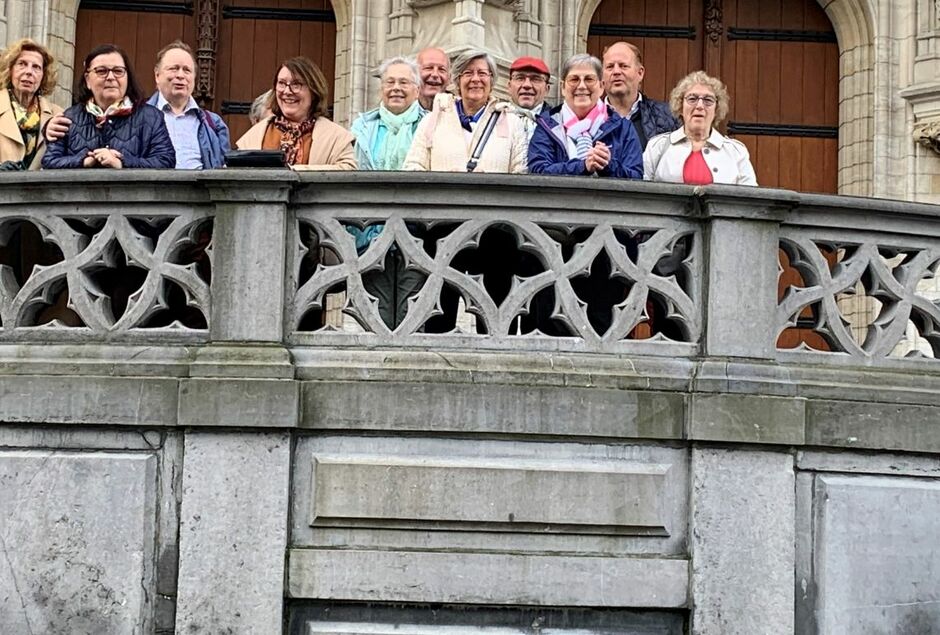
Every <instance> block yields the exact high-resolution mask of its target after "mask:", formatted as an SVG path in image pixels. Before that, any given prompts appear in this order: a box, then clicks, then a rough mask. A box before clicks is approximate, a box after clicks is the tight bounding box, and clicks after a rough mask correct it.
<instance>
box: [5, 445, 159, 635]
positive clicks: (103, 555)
mask: <svg viewBox="0 0 940 635" xmlns="http://www.w3.org/2000/svg"><path fill="white" fill-rule="evenodd" d="M156 471H157V458H156V457H155V456H154V455H153V454H148V453H126V452H113V453H104V452H86V453H77V452H55V451H47V450H16V451H6V452H0V510H3V513H2V514H0V551H2V554H0V556H2V557H0V633H140V632H151V629H152V628H153V619H154V605H153V602H154V597H155V596H156V588H155V566H154V560H155V558H154V552H155V545H156V541H157V537H156V535H157V520H156V516H157V513H156V488H157V475H156Z"/></svg>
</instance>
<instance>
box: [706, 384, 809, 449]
mask: <svg viewBox="0 0 940 635" xmlns="http://www.w3.org/2000/svg"><path fill="white" fill-rule="evenodd" d="M804 418H805V401H804V400H803V399H798V398H784V397H765V396H762V395H706V394H694V395H692V406H691V409H690V416H689V437H690V438H691V439H695V440H700V441H730V442H744V443H783V444H794V445H800V444H802V443H803V425H804Z"/></svg>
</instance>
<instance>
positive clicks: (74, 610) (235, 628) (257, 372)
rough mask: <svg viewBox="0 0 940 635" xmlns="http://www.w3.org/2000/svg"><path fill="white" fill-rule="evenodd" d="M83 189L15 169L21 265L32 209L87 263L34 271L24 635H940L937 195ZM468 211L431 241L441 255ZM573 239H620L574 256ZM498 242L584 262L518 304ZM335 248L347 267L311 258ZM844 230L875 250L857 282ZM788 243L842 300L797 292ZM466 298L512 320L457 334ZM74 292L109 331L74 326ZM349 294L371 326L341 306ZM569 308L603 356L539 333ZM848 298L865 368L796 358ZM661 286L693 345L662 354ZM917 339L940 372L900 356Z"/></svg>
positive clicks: (14, 283)
mask: <svg viewBox="0 0 940 635" xmlns="http://www.w3.org/2000/svg"><path fill="white" fill-rule="evenodd" d="M75 177H76V175H75V174H72V173H69V172H66V171H61V172H53V173H42V172H40V173H28V174H7V175H0V207H3V208H4V209H5V210H7V213H6V214H3V215H0V236H3V237H4V238H5V239H6V241H7V242H6V243H5V246H6V247H9V246H11V245H12V246H14V247H15V246H21V247H26V243H22V244H21V245H18V244H17V243H15V242H14V241H20V240H25V239H23V238H22V236H25V235H27V234H26V233H25V231H24V228H25V226H26V225H32V226H33V227H35V228H36V229H37V230H39V232H38V235H40V236H42V239H43V242H44V243H45V244H46V245H54V246H55V247H56V248H58V250H59V253H58V254H57V255H56V257H53V258H51V259H50V260H51V261H50V262H48V263H47V264H44V265H41V266H36V267H33V268H32V269H31V270H29V271H18V273H17V271H14V270H15V269H16V266H15V263H12V264H11V263H10V262H8V261H7V260H8V259H6V253H7V252H6V251H4V252H2V253H0V257H3V258H4V259H5V260H4V261H3V262H4V264H3V273H4V275H3V276H0V323H2V325H0V368H2V378H0V421H2V422H3V424H2V425H0V507H2V509H3V510H4V513H3V514H2V515H0V632H3V633H21V632H26V633H29V632H32V633H38V632H95V633H107V634H110V633H115V634H117V633H129V632H139V633H150V632H156V633H171V632H177V633H195V632H213V633H215V632H218V633H277V632H285V633H290V634H291V635H301V634H305V635H306V634H332V635H354V634H365V633H370V634H377V635H390V634H391V633H399V634H400V633H406V634H409V635H432V634H433V635H438V634H441V635H470V634H475V635H586V634H587V633H596V634H598V635H603V634H610V633H631V634H633V633H637V634H643V635H654V634H655V635H665V634H676V635H678V634H680V633H696V634H701V635H724V634H727V633H758V632H759V633H793V632H796V633H801V634H802V633H807V634H812V633H826V634H828V633H843V632H852V633H855V632H860V633H864V632H892V633H894V632H897V633H908V632H910V633H915V632H916V633H932V632H935V631H936V630H937V629H938V628H940V580H938V577H937V576H936V570H937V568H938V567H940V562H938V553H940V552H938V549H937V542H936V537H935V535H936V531H935V528H936V525H937V519H938V518H940V485H938V484H940V462H938V458H940V429H938V426H937V425H936V423H937V420H938V417H940V369H938V368H937V365H938V364H940V361H938V358H940V307H938V306H937V305H936V304H935V303H932V302H930V300H929V299H928V298H926V297H925V296H924V295H923V294H922V293H921V292H919V291H918V290H917V287H916V281H917V280H918V279H920V278H921V277H922V276H923V275H924V273H925V272H926V271H928V270H929V269H930V268H931V267H932V266H935V264H936V262H938V261H940V221H938V216H937V210H936V207H934V206H931V205H923V204H913V203H901V202H894V201H882V200H878V199H865V200H863V201H862V200H859V199H846V198H844V197H836V196H818V195H799V194H796V193H792V192H785V191H780V190H761V189H758V188H737V187H727V186H726V187H721V186H714V187H711V188H691V187H686V186H679V185H664V184H655V183H636V182H614V183H604V182H601V181H599V180H597V179H571V178H567V179H566V178H551V177H536V176H508V175H476V177H475V178H473V179H472V182H471V181H470V180H468V176H467V175H451V174H404V173H403V174H400V175H398V177H397V180H396V181H394V182H393V181H389V180H388V179H387V177H386V176H384V175H382V174H379V173H363V174H327V173H322V174H295V173H292V172H289V171H281V172H275V171H257V170H255V171H251V170H246V171H236V170H226V171H215V172H208V173H194V172H185V173H181V172H170V171H152V172H149V171H135V172H134V173H128V174H127V175H125V176H124V177H123V178H122V179H121V180H120V181H114V180H113V175H111V174H108V173H106V171H102V170H97V171H96V170H92V171H87V173H83V174H82V175H81V179H76V178H75ZM586 202H588V203H586ZM586 204H589V206H590V209H589V210H585V209H584V208H585V206H586ZM859 218H860V219H861V220H858V219H859ZM853 219H855V223H854V224H852V221H853ZM365 222H381V223H383V224H384V225H385V229H384V230H383V232H382V234H381V238H380V239H378V240H377V241H376V242H374V243H373V244H372V246H371V247H370V248H369V249H368V250H367V251H366V252H365V253H363V254H358V252H357V251H356V249H355V244H354V241H353V238H352V236H351V235H350V234H349V233H348V232H347V231H345V226H346V225H348V224H350V223H358V224H363V223H365ZM442 225H448V226H450V227H451V229H450V231H449V232H448V233H447V234H446V235H444V236H442V237H441V238H440V239H439V241H438V249H437V250H436V251H435V252H434V253H433V254H432V253H431V252H429V251H427V250H426V249H425V248H424V247H423V246H422V245H423V241H420V240H415V239H414V234H413V233H412V232H418V233H419V234H420V232H421V231H422V230H426V229H427V228H428V227H441V226H442ZM566 226H576V227H578V228H580V229H583V230H586V235H587V237H586V238H584V239H583V240H582V241H581V242H580V243H579V248H578V249H577V250H575V253H574V254H573V255H572V256H571V257H569V258H568V259H567V260H563V259H561V258H560V256H559V253H560V251H561V250H560V249H559V245H558V243H557V242H556V239H558V238H559V233H558V228H559V227H566ZM272 228H276V231H274V230H272ZM17 229H19V233H17ZM491 229H499V230H500V231H509V232H513V233H514V234H515V235H516V237H517V238H519V240H517V241H515V242H514V243H513V244H515V245H519V246H524V249H525V250H526V251H527V252H528V253H535V254H538V255H539V257H540V258H541V259H543V260H544V261H545V262H546V263H548V264H549V265H551V266H550V267H549V268H545V269H544V270H543V271H541V272H538V273H535V272H529V273H528V274H527V275H524V276H520V277H519V278H518V279H517V280H516V284H515V285H513V287H512V288H511V289H510V291H509V292H508V294H507V295H506V296H505V297H504V298H502V299H501V300H500V301H499V302H497V301H496V300H494V298H493V296H492V295H491V292H490V290H489V289H488V287H487V285H486V284H485V281H481V280H480V279H479V278H478V277H477V276H474V275H471V274H469V273H467V272H466V271H464V270H462V269H460V268H459V267H460V265H456V264H454V263H453V259H454V258H455V256H456V254H458V253H460V252H461V251H464V250H467V249H471V248H473V247H474V246H475V245H476V242H477V240H478V237H479V236H480V235H481V233H482V234H486V232H487V231H488V230H491ZM314 235H315V236H317V239H318V240H317V241H316V245H317V246H318V248H328V249H331V250H333V251H334V253H335V255H336V258H337V260H338V262H337V263H336V264H330V265H328V266H317V267H309V266H307V265H308V264H309V261H310V259H311V258H318V253H319V252H318V250H315V249H314V248H313V246H314V243H313V242H312V241H311V240H312V239H311V237H312V236H314ZM625 235H629V236H635V237H642V238H643V240H642V241H640V242H639V243H637V244H635V245H634V247H635V249H634V250H633V253H632V255H631V254H628V252H627V249H626V248H625V246H624V245H623V244H622V243H621V242H620V239H618V236H620V237H621V238H622V237H623V236H625ZM17 236H19V237H17ZM834 236H838V237H840V238H841V239H844V240H851V241H855V242H857V243H858V244H860V245H861V247H860V248H859V249H858V250H856V252H855V253H853V254H845V257H844V259H843V261H842V262H841V267H840V270H839V273H838V275H837V277H836V279H832V280H830V279H827V278H826V275H825V271H827V270H828V267H827V265H826V264H825V260H824V258H823V257H822V255H821V253H820V252H819V247H818V246H819V245H820V244H823V245H824V244H827V243H828V242H829V241H831V240H832V239H833V237H834ZM409 237H411V238H409ZM522 237H524V238H525V240H522V239H521V238H522ZM204 238H208V239H209V241H208V242H206V240H204ZM479 240H480V241H481V242H480V245H481V246H482V247H481V248H483V249H485V248H486V239H485V238H479ZM200 245H201V249H202V251H201V252H200V251H199V249H195V251H194V247H199V246H200ZM207 245H211V247H207ZM393 245H395V246H397V247H396V248H397V249H399V250H401V251H402V252H403V254H404V255H405V256H406V257H407V258H408V259H409V261H410V262H411V263H412V265H413V266H414V267H415V268H417V269H419V270H420V271H422V272H424V273H425V274H426V275H427V281H426V283H425V284H424V286H423V287H422V289H421V291H420V292H418V294H417V295H416V296H415V298H414V300H413V302H411V304H410V308H409V311H408V316H407V317H406V319H405V321H404V322H402V324H401V326H400V327H399V328H398V329H396V330H394V331H392V330H390V329H389V328H388V327H387V326H386V325H385V324H384V322H382V321H381V318H380V317H379V313H378V310H377V308H376V307H375V304H374V302H372V301H371V300H370V298H369V296H368V294H367V293H366V292H365V290H364V287H363V283H362V274H363V273H364V272H366V271H368V270H370V269H372V268H374V267H375V265H376V263H378V262H380V261H381V260H382V259H383V257H384V254H385V253H386V252H387V251H388V250H389V249H391V248H392V246H393ZM781 248H783V249H786V250H787V251H788V252H789V253H791V254H793V255H794V256H797V255H799V256H800V259H801V260H802V261H804V262H805V267H807V269H812V270H814V271H815V272H816V276H815V277H816V279H817V283H816V284H814V285H813V286H812V287H806V288H794V289H791V292H790V293H788V294H786V295H785V296H784V298H783V299H778V295H777V271H776V257H777V253H778V250H780V249H781ZM50 249H52V248H51V247H50ZM53 251H54V250H53ZM893 252H903V253H905V254H906V256H907V258H906V260H905V263H904V265H903V267H901V268H900V269H901V271H895V270H894V269H892V268H891V267H890V266H889V265H888V264H886V262H887V259H886V258H885V256H884V255H883V254H885V253H893ZM121 253H123V254H124V256H125V257H124V258H121V257H119V254H121ZM602 254H606V255H607V258H608V259H609V261H610V263H611V267H612V272H613V273H615V274H616V278H617V279H621V280H627V281H629V284H630V293H629V296H628V298H627V300H626V301H624V302H622V303H621V304H619V305H617V306H616V307H615V308H614V309H613V314H614V316H615V317H614V319H613V320H612V324H611V326H610V328H609V329H607V330H606V331H603V332H598V331H597V330H595V328H594V327H593V325H592V322H591V320H590V319H588V316H587V314H586V309H585V307H584V298H583V297H582V296H580V295H578V292H576V291H575V289H574V286H573V285H572V281H573V280H574V279H576V278H578V277H579V274H580V272H582V271H583V270H584V267H585V263H588V262H591V261H593V260H594V259H596V258H598V257H601V255H602ZM206 258H208V260H209V262H210V264H211V267H210V268H208V269H207V268H204V267H201V266H200V263H202V264H205V259H206ZM127 261H130V262H132V263H134V267H135V268H137V269H140V270H143V271H145V272H146V276H145V278H144V280H143V281H141V282H140V286H139V289H138V290H135V291H133V292H132V293H130V294H129V295H128V296H127V300H126V306H123V307H121V308H118V302H117V300H116V297H117V296H116V292H115V290H114V288H113V287H109V286H107V285H105V284H102V283H101V280H103V279H104V278H102V277H101V275H100V274H102V273H107V272H108V271H110V270H114V269H119V268H120V267H122V266H123V265H124V263H125V262H127ZM670 262H671V263H673V264H672V265H671V268H669V269H668V270H667V269H665V267H667V265H668V264H669V263H670ZM742 262H746V263H747V266H741V263H742ZM677 263H678V265H677ZM452 265H453V266H452ZM455 267H457V268H455ZM895 269H897V268H895ZM866 272H867V273H866ZM892 272H894V273H892ZM11 274H12V275H11ZM864 275H871V276H872V277H873V278H874V279H875V280H876V282H877V284H878V285H879V287H880V288H881V289H883V290H884V291H886V293H885V294H884V295H883V296H882V299H883V301H884V302H885V303H887V304H889V305H890V306H889V308H890V310H889V311H888V312H887V313H886V315H885V318H884V319H883V320H881V321H880V322H879V324H877V325H875V326H873V327H871V328H870V331H871V332H870V333H869V334H868V335H867V337H866V338H865V341H866V343H865V346H859V345H858V343H857V341H856V338H855V337H854V336H853V334H852V333H850V332H849V331H848V330H847V329H845V328H844V324H843V321H842V319H841V314H840V312H839V311H838V309H837V306H836V298H837V296H838V295H839V293H840V292H841V290H842V289H843V288H844V287H845V286H846V285H849V284H852V283H854V282H856V281H857V280H858V279H860V278H861V277H862V276H864ZM895 276H896V277H895ZM444 282H446V283H447V284H449V285H451V286H452V287H454V288H456V289H458V290H459V291H460V292H461V294H462V295H463V296H464V297H465V298H466V300H467V303H468V305H469V306H471V307H472V308H473V309H474V311H475V314H476V317H477V324H482V325H485V327H486V332H485V333H483V332H477V331H476V330H475V329H472V328H467V327H465V329H464V330H456V331H452V332H449V333H428V332H424V330H422V328H421V325H422V324H423V323H424V321H425V320H426V319H427V318H429V317H430V316H432V314H433V313H435V311H436V307H437V305H438V302H437V295H438V294H439V293H440V290H441V288H442V284H443V283H444ZM63 284H64V285H65V288H67V290H68V293H69V296H70V297H71V298H73V300H72V301H71V302H70V303H69V307H70V310H71V311H73V312H74V314H75V315H76V316H77V318H78V319H80V320H81V322H82V323H83V324H84V325H83V326H82V325H75V324H74V323H73V324H71V325H70V324H66V323H64V322H62V321H60V320H58V319H56V318H55V317H54V316H52V317H49V318H45V319H42V318H41V317H40V315H41V313H42V312H41V311H39V310H37V307H38V308H39V309H41V308H43V307H46V306H49V305H55V304H56V298H57V294H59V293H61V292H62V289H63ZM174 285H175V287H174ZM337 286H344V287H345V288H346V289H348V290H349V293H348V297H347V299H346V304H345V312H346V314H347V315H349V316H351V317H352V318H353V319H355V320H356V322H357V323H358V324H359V327H360V328H359V331H358V332H355V333H353V332H346V331H342V330H336V329H333V328H330V327H329V326H324V325H320V324H314V325H313V326H311V325H310V322H309V321H308V320H307V319H306V317H307V315H308V314H310V313H314V314H316V312H317V311H320V310H321V309H322V308H323V305H324V297H325V296H326V295H328V294H329V292H331V291H333V290H335V289H336V288H337ZM548 287H550V288H551V289H553V290H554V293H555V294H556V297H557V298H558V302H557V305H556V307H555V313H556V314H557V316H556V317H554V318H553V319H556V320H559V321H561V322H563V323H564V325H565V326H566V328H567V329H568V331H569V334H568V336H566V337H552V336H549V335H546V334H542V333H539V332H529V333H520V332H519V331H518V330H517V329H516V328H515V324H516V320H514V319H512V318H513V317H514V316H516V315H518V314H519V313H520V312H522V309H523V307H526V306H531V303H532V301H533V299H534V296H535V295H536V294H537V293H538V292H539V289H542V288H548ZM172 288H176V289H177V290H178V291H179V292H180V297H178V298H177V299H176V300H174V298H173V295H172V294H171V293H170V289H172ZM126 291H127V290H125V292H126ZM180 298H181V299H180ZM588 299H591V298H588ZM817 299H822V301H823V303H824V309H823V310H822V312H821V314H820V316H821V318H822V320H823V324H822V326H821V328H826V329H828V330H829V331H830V332H831V337H832V342H833V345H832V350H830V351H820V350H805V349H796V350H779V349H777V348H776V346H775V345H774V342H775V339H774V333H775V332H776V331H778V330H780V329H783V328H786V327H787V325H788V324H790V323H792V320H793V318H794V316H796V315H799V314H800V313H802V311H803V309H804V308H805V307H806V306H807V305H808V304H809V303H812V302H815V301H816V300H817ZM579 300H581V301H579ZM650 302H653V303H655V304H666V305H668V306H669V307H670V315H669V316H663V315H661V314H660V318H659V319H668V320H670V321H672V322H673V323H674V325H675V327H676V328H675V329H674V330H673V332H672V334H671V335H670V336H668V337H667V336H665V335H664V334H662V333H660V334H657V335H656V336H655V337H651V338H648V339H636V338H634V337H633V336H631V334H632V333H634V332H635V327H636V326H637V325H639V324H640V323H642V322H644V321H645V320H646V319H647V315H646V307H647V305H648V303H650ZM167 311H169V312H170V316H169V318H167V317H166V316H165V315H164V313H166V312H167ZM194 311H195V312H198V313H199V314H201V315H202V316H203V318H204V321H203V322H201V323H200V322H196V323H192V322H191V320H190V319H189V318H188V317H187V316H190V315H191V313H192V312H194ZM160 316H163V318H161V319H156V318H160ZM909 321H915V322H917V323H918V324H919V325H920V331H921V335H922V337H923V339H924V341H925V342H927V343H928V344H929V345H930V350H929V355H928V356H925V357H920V358H907V357H899V356H898V355H897V350H896V349H897V345H898V342H900V341H901V340H902V339H903V337H904V331H905V328H906V326H907V324H908V322H909Z"/></svg>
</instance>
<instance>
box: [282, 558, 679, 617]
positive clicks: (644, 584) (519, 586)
mask: <svg viewBox="0 0 940 635" xmlns="http://www.w3.org/2000/svg"><path fill="white" fill-rule="evenodd" d="M688 583H689V567H688V561H686V560H680V559H665V558H603V557H594V558H591V557H575V556H535V555H520V554H486V553H428V552H425V553H418V552H393V551H385V552H375V551H359V550H330V549H293V550H291V551H290V553H289V565H288V594H289V596H290V597H292V598H308V599H320V600H350V601H364V602H421V603H426V602H432V603H436V602H442V603H461V604H490V605H492V604H498V605H506V604H509V605H513V604H515V605H526V606H593V607H631V606H636V607H650V608H681V607H684V606H686V603H687V588H688Z"/></svg>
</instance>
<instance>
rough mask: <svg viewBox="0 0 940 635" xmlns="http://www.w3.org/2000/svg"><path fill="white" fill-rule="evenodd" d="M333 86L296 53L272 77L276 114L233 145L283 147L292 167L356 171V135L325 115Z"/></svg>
mask: <svg viewBox="0 0 940 635" xmlns="http://www.w3.org/2000/svg"><path fill="white" fill-rule="evenodd" d="M328 91H329V88H328V87H327V83H326V78H325V77H324V76H323V72H322V71H321V70H320V69H319V68H317V65H316V64H314V63H313V62H312V61H310V60H309V59H307V58H306V57H294V58H291V59H289V60H287V61H286V62H284V63H283V64H281V66H280V68H279V69H278V71H277V74H276V75H275V77H274V86H273V92H272V94H271V97H270V98H269V103H268V107H269V108H270V109H271V112H272V113H273V114H272V115H271V116H269V117H266V118H264V119H262V120H261V121H259V122H258V123H257V124H255V125H254V126H252V127H251V129H249V130H248V132H246V133H245V134H244V135H242V138H241V139H239V140H238V141H237V142H236V143H235V145H236V146H237V147H238V148H239V149H241V150H283V151H284V156H285V160H286V162H287V165H289V166H290V167H291V168H292V169H294V170H355V169H356V154H355V150H354V148H353V144H354V142H355V139H354V137H353V136H352V134H351V133H350V132H349V131H348V130H346V129H345V128H343V127H342V126H339V125H337V124H335V123H333V122H332V121H330V120H329V119H327V117H326V104H327V97H328Z"/></svg>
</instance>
